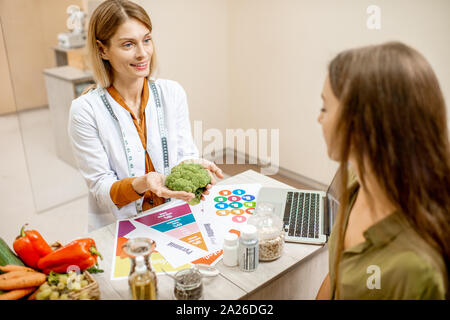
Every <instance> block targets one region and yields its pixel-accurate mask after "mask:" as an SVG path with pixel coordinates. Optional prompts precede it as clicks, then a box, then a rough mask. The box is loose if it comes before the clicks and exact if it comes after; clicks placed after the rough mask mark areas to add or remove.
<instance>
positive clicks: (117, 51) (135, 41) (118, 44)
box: [98, 19, 153, 81]
mask: <svg viewBox="0 0 450 320" xmlns="http://www.w3.org/2000/svg"><path fill="white" fill-rule="evenodd" d="M98 44H99V46H100V48H101V56H102V59H104V60H108V61H109V62H110V64H111V66H112V68H113V72H114V79H117V78H120V79H122V80H128V81H129V80H134V79H136V78H143V77H147V76H148V75H149V73H150V61H151V58H152V54H153V43H152V37H151V33H150V30H149V29H148V28H147V27H146V26H145V25H144V24H143V23H141V22H140V21H139V20H136V19H128V20H127V21H125V22H124V23H122V24H121V25H120V26H119V27H118V28H117V31H116V33H115V34H114V36H113V37H112V38H111V39H110V40H109V46H105V45H103V44H102V43H101V42H99V41H98Z"/></svg>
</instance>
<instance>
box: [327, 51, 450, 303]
mask: <svg viewBox="0 0 450 320" xmlns="http://www.w3.org/2000/svg"><path fill="white" fill-rule="evenodd" d="M328 74H329V79H330V83H331V88H332V90H333V92H334V94H335V96H336V97H337V98H338V100H339V111H338V112H339V113H338V119H337V124H336V127H335V128H334V129H335V130H336V131H335V132H336V136H337V137H338V139H337V141H338V146H337V148H338V149H339V151H338V153H339V160H340V170H339V171H340V172H341V174H342V178H341V190H342V195H341V205H340V208H339V213H338V219H337V230H338V237H337V246H336V248H337V249H336V259H335V265H334V269H335V272H336V277H335V283H334V285H335V288H336V297H338V293H339V292H338V288H339V286H338V273H339V272H338V270H339V269H338V266H339V262H340V259H341V255H342V251H343V242H344V232H345V230H344V225H343V224H344V222H343V221H344V212H345V211H346V210H348V201H349V189H348V187H347V184H348V178H347V177H348V169H347V165H348V160H349V155H350V152H351V153H352V156H354V157H355V162H356V165H357V167H358V168H357V170H358V172H360V174H361V176H360V182H361V184H362V185H363V186H364V175H363V174H364V169H366V170H367V169H368V168H367V165H368V166H369V169H370V170H372V172H373V174H374V176H375V177H376V179H377V183H378V184H379V185H380V187H381V188H382V190H383V191H384V192H385V195H386V196H387V197H388V198H389V200H390V201H391V202H392V203H393V204H394V205H395V206H396V207H397V211H398V212H399V213H400V214H402V215H404V217H405V218H406V219H407V221H408V222H409V223H410V225H411V226H412V227H413V228H414V229H415V230H416V231H417V232H418V234H419V235H421V236H422V237H423V238H424V240H425V241H427V243H429V244H430V245H431V246H432V247H433V248H435V249H436V250H437V251H438V252H439V253H440V254H441V255H442V256H443V259H444V262H445V264H446V266H447V270H448V267H449V256H450V239H449V235H450V222H449V219H450V218H449V217H450V147H449V136H448V129H447V116H446V107H445V101H444V98H443V95H442V92H441V89H440V87H439V83H438V80H437V78H436V75H435V74H434V72H433V70H432V68H431V66H430V64H429V63H428V62H427V61H426V59H425V58H424V57H423V56H422V55H421V54H420V53H419V52H417V51H416V50H415V49H413V48H411V47H409V46H407V45H405V44H402V43H399V42H389V43H385V44H381V45H372V46H366V47H362V48H357V49H352V50H347V51H344V52H342V53H340V54H338V55H337V56H336V57H335V58H334V59H333V60H332V61H331V63H330V64H329V67H328ZM446 286H447V290H448V282H447V283H446Z"/></svg>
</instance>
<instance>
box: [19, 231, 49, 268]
mask: <svg viewBox="0 0 450 320" xmlns="http://www.w3.org/2000/svg"><path fill="white" fill-rule="evenodd" d="M27 225H28V224H25V225H24V226H23V227H22V229H21V230H20V235H19V236H18V237H17V238H16V240H15V241H14V243H13V248H14V251H15V252H16V253H17V255H18V256H19V257H20V259H22V261H23V262H25V264H26V265H27V266H29V267H31V268H33V269H37V267H38V261H39V260H40V259H41V258H42V257H45V256H46V255H48V254H50V253H52V252H53V250H52V248H51V247H50V246H49V245H48V243H47V242H45V240H44V238H42V236H41V235H40V233H39V232H37V231H36V230H27V231H25V227H26V226H27Z"/></svg>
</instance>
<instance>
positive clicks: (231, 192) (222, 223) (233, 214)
mask: <svg viewBox="0 0 450 320" xmlns="http://www.w3.org/2000/svg"><path fill="white" fill-rule="evenodd" d="M260 189H261V185H260V184H238V185H234V184H233V185H215V186H213V187H212V188H211V189H210V194H209V195H208V196H207V199H206V201H202V202H201V204H199V205H198V206H194V207H192V210H193V212H194V213H195V216H196V217H197V220H198V221H200V222H201V223H202V225H203V226H206V225H208V224H209V228H210V229H211V233H213V234H212V235H211V236H209V240H210V241H214V242H215V243H217V244H219V246H220V247H221V246H222V245H223V239H224V236H225V234H226V233H228V232H234V233H236V234H238V235H239V234H240V230H241V227H242V226H243V225H245V224H246V223H247V220H248V218H249V217H250V216H251V215H253V213H254V212H255V206H256V197H257V195H258V193H259V190H260ZM207 234H208V233H207Z"/></svg>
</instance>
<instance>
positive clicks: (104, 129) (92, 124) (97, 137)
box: [69, 79, 199, 231]
mask: <svg viewBox="0 0 450 320" xmlns="http://www.w3.org/2000/svg"><path fill="white" fill-rule="evenodd" d="M148 84H149V98H148V103H147V106H146V108H145V119H146V128H147V150H148V152H149V155H150V159H151V160H152V163H153V166H154V167H155V170H156V171H157V172H160V173H163V174H164V162H163V152H162V145H161V137H160V133H159V128H158V117H157V112H156V105H155V99H154V96H153V93H152V90H151V88H150V82H148ZM155 84H156V87H157V90H158V93H159V97H160V101H161V104H162V108H163V110H164V115H165V125H166V130H167V144H168V151H169V152H168V153H169V167H170V168H172V167H173V166H175V165H177V164H178V163H180V162H181V161H183V160H186V159H191V158H198V156H199V155H198V149H197V147H196V146H195V144H194V141H193V139H192V134H191V126H190V121H189V111H188V105H187V99H186V93H185V91H184V89H183V88H182V87H181V85H180V84H178V83H177V82H175V81H171V80H163V79H158V80H156V81H155ZM104 92H105V95H106V98H107V99H108V101H109V103H110V104H111V107H112V109H113V111H114V113H115V115H116V117H117V118H118V120H119V122H120V125H121V126H122V129H123V130H124V132H125V135H126V137H127V140H128V143H129V145H130V146H131V148H130V149H131V151H130V152H131V155H132V157H133V159H134V164H135V168H134V171H135V174H136V176H137V177H139V176H143V175H144V174H145V150H144V149H143V147H142V143H141V140H140V138H139V135H138V133H137V130H136V127H135V125H134V123H133V120H132V118H131V115H130V113H129V112H128V111H127V110H125V108H123V107H122V106H121V105H120V104H118V103H117V102H116V101H115V100H114V99H113V98H112V97H111V95H109V93H108V91H107V90H104ZM100 93H101V91H100V89H95V90H91V91H90V92H88V93H86V94H84V95H82V96H80V97H78V98H77V99H75V100H73V101H72V106H71V108H70V116H69V137H70V140H71V142H72V149H73V152H74V155H75V158H76V161H77V164H78V168H79V170H80V172H81V174H82V176H83V177H84V179H85V181H86V184H87V186H88V189H89V195H88V230H89V231H92V230H95V229H97V228H100V227H102V226H105V225H107V224H110V223H112V222H114V221H115V220H116V219H127V218H130V217H133V216H135V215H136V214H137V210H136V205H135V202H131V203H129V204H128V205H126V206H123V207H121V208H120V209H119V208H118V207H117V206H116V205H115V204H114V203H113V202H112V200H111V197H110V189H111V186H112V184H113V183H114V182H116V181H118V180H121V179H123V178H126V177H128V176H129V171H128V163H127V158H126V154H125V151H124V146H123V143H122V138H121V133H120V131H119V129H118V126H117V123H116V120H114V119H113V117H112V116H111V114H110V113H109V112H108V110H107V108H106V107H105V105H104V104H103V102H102V100H101V98H100Z"/></svg>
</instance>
